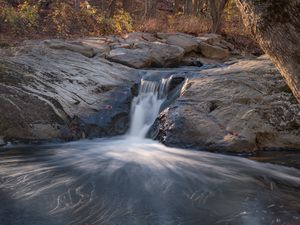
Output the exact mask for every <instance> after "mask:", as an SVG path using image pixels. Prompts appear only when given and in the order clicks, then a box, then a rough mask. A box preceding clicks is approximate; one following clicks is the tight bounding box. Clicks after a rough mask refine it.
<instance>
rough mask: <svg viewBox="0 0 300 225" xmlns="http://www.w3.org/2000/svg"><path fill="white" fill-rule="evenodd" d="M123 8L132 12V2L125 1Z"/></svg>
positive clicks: (129, 0)
mask: <svg viewBox="0 0 300 225" xmlns="http://www.w3.org/2000/svg"><path fill="white" fill-rule="evenodd" d="M123 8H124V10H125V11H127V12H130V11H131V8H132V0H123Z"/></svg>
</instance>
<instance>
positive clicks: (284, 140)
mask: <svg viewBox="0 0 300 225" xmlns="http://www.w3.org/2000/svg"><path fill="white" fill-rule="evenodd" d="M201 74H202V77H200V78H193V79H190V81H189V84H188V86H190V87H189V88H188V89H187V90H186V91H185V93H184V94H183V95H182V96H181V97H180V98H178V99H177V100H176V101H175V102H174V103H173V104H172V105H170V107H169V108H167V109H166V110H165V111H164V112H163V113H162V114H161V115H160V119H159V121H160V133H159V136H158V138H159V139H160V140H161V141H162V142H164V143H165V144H167V145H170V146H181V147H187V148H194V149H195V148H197V149H208V150H216V151H254V150H260V149H273V148H297V149H300V106H299V104H297V101H296V99H295V98H294V97H293V95H292V94H291V93H290V92H289V89H288V87H287V85H286V84H285V82H284V80H283V79H282V78H281V76H280V74H279V72H278V71H277V70H276V68H275V67H274V65H273V64H272V63H271V62H270V61H269V60H268V59H267V58H265V57H261V58H258V59H256V60H242V61H238V62H236V63H234V64H232V65H229V66H227V67H224V68H217V69H209V70H203V71H201Z"/></svg>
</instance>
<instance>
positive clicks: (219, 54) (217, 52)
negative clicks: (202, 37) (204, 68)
mask: <svg viewBox="0 0 300 225" xmlns="http://www.w3.org/2000/svg"><path fill="white" fill-rule="evenodd" d="M199 50H200V52H201V53H202V55H203V56H205V57H207V58H210V59H221V60H225V59H228V58H229V56H230V52H229V51H228V49H225V48H221V47H219V46H214V45H210V44H207V43H205V42H200V43H199Z"/></svg>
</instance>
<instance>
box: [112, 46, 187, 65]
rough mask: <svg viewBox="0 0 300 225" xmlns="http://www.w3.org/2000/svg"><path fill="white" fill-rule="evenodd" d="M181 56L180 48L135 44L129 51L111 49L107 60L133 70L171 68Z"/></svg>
mask: <svg viewBox="0 0 300 225" xmlns="http://www.w3.org/2000/svg"><path fill="white" fill-rule="evenodd" d="M183 55H184V50H183V49H182V48H181V47H177V46H173V45H168V44H164V43H160V42H137V43H135V44H134V45H133V46H132V48H131V49H128V48H117V49H113V50H112V51H110V53H109V54H108V55H107V59H108V60H110V61H113V62H118V63H121V64H124V65H127V66H130V67H133V68H149V67H172V66H177V65H178V64H179V62H180V61H181V59H182V58H183Z"/></svg>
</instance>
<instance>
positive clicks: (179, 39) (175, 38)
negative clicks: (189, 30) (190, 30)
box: [166, 34, 199, 53]
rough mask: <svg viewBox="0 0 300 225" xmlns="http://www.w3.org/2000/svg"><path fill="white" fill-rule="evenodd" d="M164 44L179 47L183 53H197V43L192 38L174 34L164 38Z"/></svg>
mask: <svg viewBox="0 0 300 225" xmlns="http://www.w3.org/2000/svg"><path fill="white" fill-rule="evenodd" d="M166 43H167V44H169V45H175V46H179V47H181V48H183V49H184V52H185V53H190V52H193V51H194V52H197V51H198V45H199V42H198V41H197V39H196V38H195V37H193V36H188V35H182V34H174V35H169V36H167V37H166Z"/></svg>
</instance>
